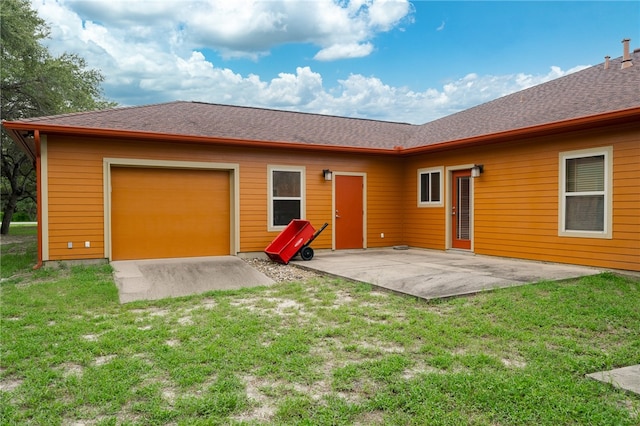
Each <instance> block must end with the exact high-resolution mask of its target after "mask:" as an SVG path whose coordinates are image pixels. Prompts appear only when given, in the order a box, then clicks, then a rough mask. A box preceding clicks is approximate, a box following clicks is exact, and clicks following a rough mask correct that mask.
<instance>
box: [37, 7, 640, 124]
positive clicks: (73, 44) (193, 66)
mask: <svg viewBox="0 0 640 426" xmlns="http://www.w3.org/2000/svg"><path fill="white" fill-rule="evenodd" d="M32 5H33V7H34V9H36V10H37V11H38V13H39V14H40V16H41V17H42V18H43V19H44V20H45V21H46V22H47V23H48V24H49V26H50V27H51V37H50V39H49V40H48V41H47V45H48V47H49V48H50V50H51V51H52V52H54V53H58V54H59V53H62V52H73V53H78V54H79V55H81V56H83V57H84V58H85V59H86V60H87V62H88V64H89V66H90V67H93V68H97V69H100V70H101V72H102V73H103V75H104V76H105V82H104V85H103V87H104V92H105V95H106V97H107V98H109V99H111V100H113V101H116V102H118V103H120V104H121V105H143V104H149V103H157V102H168V101H172V100H195V101H204V102H213V103H223V104H232V105H244V106H256V107H264V108H275V109H286V110H294V111H303V112H313V113H323V114H332V115H340V116H350V117H361V118H371V119H381V120H389V121H402V122H410V123H416V124H419V123H424V122H427V121H431V120H433V119H436V118H439V117H441V116H444V115H448V114H451V113H453V112H456V111H459V110H462V109H466V108H469V107H471V106H474V105H477V104H479V103H482V102H487V101H489V100H491V99H494V98H496V97H500V96H504V95H506V94H509V93H513V92H515V91H518V90H522V89H524V88H527V87H530V86H532V85H535V84H539V83H542V82H545V81H548V80H550V79H553V78H558V77H561V76H563V75H566V74H568V73H571V72H574V71H577V70H580V69H583V68H584V67H587V66H591V65H596V64H599V63H601V62H603V60H604V56H605V55H610V56H611V57H612V58H616V57H618V56H621V55H622V43H621V40H622V39H623V38H631V47H632V49H634V48H638V47H640V1H618V2H616V1H604V2H597V1H554V2H540V1H513V2H503V1H490V2H481V1H478V2H467V1H447V2H435V1H414V2H408V1H404V0H351V1H347V0H340V1H337V0H335V1H331V0H267V1H264V0H262V1H255V0H211V1H204V0H203V1H190V0H144V1H132V0H128V1H125V0H108V1H105V0H57V1H56V0H32Z"/></svg>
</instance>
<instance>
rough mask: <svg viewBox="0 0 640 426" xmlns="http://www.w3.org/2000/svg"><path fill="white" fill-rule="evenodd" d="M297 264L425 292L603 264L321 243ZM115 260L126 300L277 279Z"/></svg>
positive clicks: (430, 295)
mask: <svg viewBox="0 0 640 426" xmlns="http://www.w3.org/2000/svg"><path fill="white" fill-rule="evenodd" d="M291 264H292V265H294V266H298V267H302V268H306V269H311V270H314V271H317V272H319V273H321V274H324V275H331V276H336V277H342V278H346V279H349V280H352V281H360V282H365V283H370V284H373V285H375V286H378V287H381V288H384V289H387V290H391V291H395V292H398V293H404V294H409V295H412V296H416V297H420V298H424V299H434V298H442V297H451V296H459V295H465V294H472V293H477V292H479V291H483V290H490V289H495V288H500V287H509V286H514V285H522V284H528V283H534V282H538V281H543V280H561V279H567V278H575V277H579V276H584V275H592V274H597V273H599V272H602V270H599V269H595V268H587V267H581V266H572V265H561V264H554V263H543V262H531V261H525V260H517V259H507V258H501V257H492V256H476V255H473V254H467V253H461V252H452V251H450V252H443V251H436V250H422V249H408V250H395V249H392V248H388V249H368V250H346V251H335V252H332V251H317V252H316V255H315V257H314V258H313V259H312V260H310V261H307V262H305V261H302V260H293V261H292V262H291ZM111 265H112V266H113V268H114V271H115V272H114V276H115V281H116V284H117V286H118V291H119V296H120V302H121V303H127V302H132V301H135V300H156V299H163V298H166V297H178V296H187V295H191V294H198V293H204V292H207V291H212V290H231V289H238V288H242V287H252V286H259V285H269V284H273V280H272V279H271V278H268V277H267V276H265V275H264V274H262V273H261V272H259V271H257V270H256V269H254V268H253V267H251V266H250V265H249V264H248V263H247V262H245V261H243V260H242V259H240V258H238V257H235V256H216V257H197V258H183V259H155V260H135V261H114V262H111Z"/></svg>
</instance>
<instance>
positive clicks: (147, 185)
mask: <svg viewBox="0 0 640 426" xmlns="http://www.w3.org/2000/svg"><path fill="white" fill-rule="evenodd" d="M111 247H112V249H111V250H112V258H113V260H129V259H157V258H169V257H191V256H218V255H228V254H229V253H230V192H229V172H227V171H221V170H192V169H163V168H133V167H112V169H111Z"/></svg>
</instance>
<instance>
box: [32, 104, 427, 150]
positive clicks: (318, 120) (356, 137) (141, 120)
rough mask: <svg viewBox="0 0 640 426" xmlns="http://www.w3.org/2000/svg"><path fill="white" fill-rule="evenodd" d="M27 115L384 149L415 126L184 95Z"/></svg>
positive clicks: (64, 122) (112, 126)
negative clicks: (73, 111) (192, 98)
mask: <svg viewBox="0 0 640 426" xmlns="http://www.w3.org/2000/svg"><path fill="white" fill-rule="evenodd" d="M25 121H27V120H25ZM29 121H31V122H33V123H34V124H36V123H37V124H39V125H58V126H70V127H85V128H101V129H109V130H122V131H134V132H150V133H161V134H171V135H188V136H202V137H212V138H213V137H214V138H221V139H225V138H226V139H242V140H251V141H269V142H280V143H299V144H311V145H328V146H350V147H363V148H381V149H385V148H388V144H389V143H393V144H397V145H402V144H404V143H406V141H408V140H409V138H410V137H411V136H412V135H413V132H414V131H415V126H412V125H410V124H405V123H391V122H385V121H375V120H365V119H357V118H344V117H336V116H329V115H320V114H308V113H299V112H289V111H278V110H270V109H263V108H251V107H238V106H229V105H219V104H207V103H201V102H182V101H177V102H169V103H165V104H156V105H146V106H139V107H128V108H114V109H109V110H104V111H94V112H86V113H77V114H67V115H60V116H51V117H39V118H35V119H31V120H29ZM393 141H397V142H393Z"/></svg>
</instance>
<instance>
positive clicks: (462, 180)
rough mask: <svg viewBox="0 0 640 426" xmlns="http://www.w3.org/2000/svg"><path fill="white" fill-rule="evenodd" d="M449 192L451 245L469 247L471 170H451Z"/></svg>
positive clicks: (460, 247) (461, 247) (462, 247)
mask: <svg viewBox="0 0 640 426" xmlns="http://www.w3.org/2000/svg"><path fill="white" fill-rule="evenodd" d="M451 179H452V194H451V225H452V232H451V235H452V241H451V247H453V248H459V249H467V250H469V249H471V170H460V171H456V172H453V173H452V175H451Z"/></svg>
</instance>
